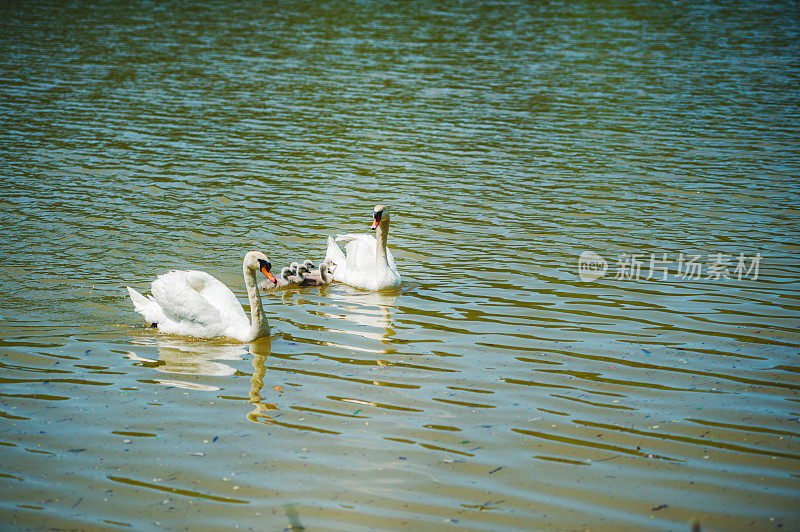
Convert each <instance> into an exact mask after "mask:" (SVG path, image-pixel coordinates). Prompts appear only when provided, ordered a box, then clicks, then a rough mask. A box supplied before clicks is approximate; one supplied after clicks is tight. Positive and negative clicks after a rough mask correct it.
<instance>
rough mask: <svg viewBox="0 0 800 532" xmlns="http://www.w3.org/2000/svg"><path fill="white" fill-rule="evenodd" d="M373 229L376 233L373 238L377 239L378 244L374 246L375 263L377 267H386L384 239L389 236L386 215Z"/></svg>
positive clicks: (387, 263)
mask: <svg viewBox="0 0 800 532" xmlns="http://www.w3.org/2000/svg"><path fill="white" fill-rule="evenodd" d="M375 231H376V233H377V234H376V235H375V239H376V240H377V241H378V245H377V246H375V264H377V265H378V267H379V268H388V267H389V261H388V259H387V258H386V239H387V238H388V236H389V217H388V216H386V217H384V218H383V219H382V220H381V222H380V223H379V224H378V228H377V229H376V230H375Z"/></svg>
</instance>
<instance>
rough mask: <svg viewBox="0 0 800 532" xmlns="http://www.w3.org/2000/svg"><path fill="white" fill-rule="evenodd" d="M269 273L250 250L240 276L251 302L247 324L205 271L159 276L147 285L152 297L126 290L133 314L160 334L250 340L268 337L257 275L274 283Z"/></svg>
mask: <svg viewBox="0 0 800 532" xmlns="http://www.w3.org/2000/svg"><path fill="white" fill-rule="evenodd" d="M271 269H272V265H271V264H270V262H269V259H268V258H267V256H266V255H264V254H263V253H261V252H260V251H251V252H249V253H247V255H245V257H244V262H243V264H242V272H243V274H244V282H245V285H246V286H247V297H248V299H249V300H250V318H251V319H250V320H248V319H247V314H245V311H244V309H243V308H242V305H241V304H239V300H238V299H237V298H236V295H234V293H233V292H231V290H230V288H228V287H227V286H225V285H224V284H222V282H220V281H219V280H217V279H216V278H214V277H213V276H212V275H209V274H207V273H205V272H201V271H196V270H188V271H183V270H180V271H171V272H168V273H165V274H163V275H159V276H158V277H157V278H156V279H155V280H154V281H153V282H152V283H151V285H150V287H151V292H152V295H150V296H147V297H145V296H143V295H142V294H140V293H139V292H137V291H136V290H134V289H133V288H131V287H127V288H128V294H129V295H130V298H131V301H132V302H133V306H134V308H135V309H136V311H137V312H138V313H139V314H141V315H142V316H143V317H144V319H145V320H147V322H148V323H152V324H153V325H155V326H156V327H158V329H159V330H160V331H162V332H165V333H170V334H179V335H182V336H194V337H197V338H216V337H218V336H224V337H228V338H234V339H236V340H239V341H241V342H251V341H253V340H255V339H257V338H263V337H265V336H269V323H268V322H267V318H266V316H265V314H264V309H263V307H262V306H261V296H260V295H259V293H258V287H257V282H256V272H257V271H261V272H262V273H264V275H266V276H267V278H269V279H270V280H272V281H273V282H277V281H276V279H275V277H274V276H273V275H272V273H271V271H270V270H271Z"/></svg>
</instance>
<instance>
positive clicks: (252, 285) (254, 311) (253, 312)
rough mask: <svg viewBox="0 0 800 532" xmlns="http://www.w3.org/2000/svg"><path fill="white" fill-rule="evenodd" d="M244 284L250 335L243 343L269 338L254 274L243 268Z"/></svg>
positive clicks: (245, 267)
mask: <svg viewBox="0 0 800 532" xmlns="http://www.w3.org/2000/svg"><path fill="white" fill-rule="evenodd" d="M244 284H245V286H246V287H247V299H249V300H250V333H249V334H248V338H246V339H244V340H243V341H245V342H251V341H253V340H255V339H257V338H263V337H265V336H269V323H268V322H267V316H266V315H265V314H264V308H263V307H262V306H261V294H259V293H258V281H257V280H256V272H254V271H253V270H251V269H250V268H248V267H247V266H244Z"/></svg>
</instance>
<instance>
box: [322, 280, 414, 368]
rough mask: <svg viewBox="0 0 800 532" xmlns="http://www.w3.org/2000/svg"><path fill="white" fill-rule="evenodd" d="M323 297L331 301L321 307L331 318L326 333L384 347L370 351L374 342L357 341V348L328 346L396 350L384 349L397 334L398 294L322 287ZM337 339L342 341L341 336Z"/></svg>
mask: <svg viewBox="0 0 800 532" xmlns="http://www.w3.org/2000/svg"><path fill="white" fill-rule="evenodd" d="M320 295H321V296H324V297H327V299H328V304H327V305H326V306H324V307H322V309H323V310H322V312H321V315H322V316H324V317H325V318H329V320H328V322H327V323H326V324H325V328H326V330H328V331H330V332H332V333H345V334H348V335H356V336H360V337H361V338H364V339H366V340H370V341H375V340H377V341H378V342H380V343H381V344H382V345H381V346H380V349H374V348H371V347H370V344H371V343H372V342H367V343H364V342H358V344H357V345H349V344H344V345H343V344H342V343H337V342H326V343H327V344H328V345H330V346H337V347H346V348H348V349H355V350H358V351H366V352H372V353H383V354H386V353H390V352H394V351H395V350H394V349H388V348H386V347H385V346H387V345H389V344H390V343H391V337H392V336H394V335H395V334H396V333H395V330H394V325H393V323H392V310H393V309H394V308H395V304H396V303H397V297H398V295H399V292H365V291H363V290H357V289H355V288H351V287H349V286H345V285H335V286H334V287H323V288H321V289H320ZM335 336H339V337H340V338H341V335H335ZM332 337H334V335H332Z"/></svg>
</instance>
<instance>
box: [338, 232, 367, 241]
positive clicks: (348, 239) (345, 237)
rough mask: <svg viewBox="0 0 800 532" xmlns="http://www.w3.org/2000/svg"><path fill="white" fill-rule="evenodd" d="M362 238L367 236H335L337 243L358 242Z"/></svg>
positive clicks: (347, 234)
mask: <svg viewBox="0 0 800 532" xmlns="http://www.w3.org/2000/svg"><path fill="white" fill-rule="evenodd" d="M362 236H369V235H367V234H364V233H346V234H343V235H336V241H337V242H350V241H351V240H358V239H359V238H361V237H362Z"/></svg>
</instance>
